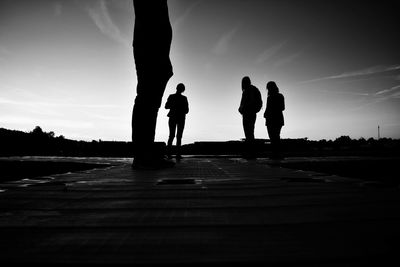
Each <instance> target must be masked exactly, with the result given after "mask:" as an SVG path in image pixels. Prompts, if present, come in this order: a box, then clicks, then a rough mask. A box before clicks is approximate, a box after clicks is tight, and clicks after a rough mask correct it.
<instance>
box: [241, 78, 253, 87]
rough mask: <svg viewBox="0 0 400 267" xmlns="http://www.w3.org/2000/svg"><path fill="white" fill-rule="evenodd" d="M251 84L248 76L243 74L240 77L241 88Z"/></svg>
mask: <svg viewBox="0 0 400 267" xmlns="http://www.w3.org/2000/svg"><path fill="white" fill-rule="evenodd" d="M250 85H251V81H250V78H249V76H245V77H243V79H242V90H244V89H245V88H247V87H249V86H250Z"/></svg>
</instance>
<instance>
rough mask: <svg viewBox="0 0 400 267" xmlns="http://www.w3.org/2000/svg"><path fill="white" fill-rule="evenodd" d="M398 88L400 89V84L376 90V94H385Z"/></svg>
mask: <svg viewBox="0 0 400 267" xmlns="http://www.w3.org/2000/svg"><path fill="white" fill-rule="evenodd" d="M398 89H400V85H396V86H393V87H392V88H389V89H385V90H381V91H379V92H376V93H375V95H384V94H387V93H391V92H393V91H396V90H398Z"/></svg>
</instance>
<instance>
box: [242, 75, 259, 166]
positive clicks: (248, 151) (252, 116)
mask: <svg viewBox="0 0 400 267" xmlns="http://www.w3.org/2000/svg"><path fill="white" fill-rule="evenodd" d="M261 108H262V99H261V93H260V91H259V90H258V88H257V87H255V86H254V85H252V84H251V80H250V78H249V77H248V76H245V77H243V79H242V99H241V101H240V106H239V113H240V114H242V123H243V130H244V134H245V137H246V139H245V152H244V157H245V158H248V159H253V158H255V155H254V154H255V153H254V141H255V138H254V126H255V123H256V119H257V113H258V112H259V111H260V110H261Z"/></svg>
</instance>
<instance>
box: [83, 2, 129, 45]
mask: <svg viewBox="0 0 400 267" xmlns="http://www.w3.org/2000/svg"><path fill="white" fill-rule="evenodd" d="M87 12H88V14H89V16H90V18H91V19H92V20H93V22H94V23H95V24H96V26H97V28H99V30H100V31H101V32H102V33H103V34H104V35H106V36H108V37H109V38H111V39H113V40H115V41H117V42H119V43H121V44H123V45H126V46H129V41H128V40H127V39H126V38H125V37H124V36H123V35H122V33H121V31H120V29H119V28H118V26H117V25H116V24H115V23H114V21H113V20H112V18H111V15H110V12H109V9H108V7H107V3H106V1H105V0H99V1H95V2H94V6H91V7H88V8H87Z"/></svg>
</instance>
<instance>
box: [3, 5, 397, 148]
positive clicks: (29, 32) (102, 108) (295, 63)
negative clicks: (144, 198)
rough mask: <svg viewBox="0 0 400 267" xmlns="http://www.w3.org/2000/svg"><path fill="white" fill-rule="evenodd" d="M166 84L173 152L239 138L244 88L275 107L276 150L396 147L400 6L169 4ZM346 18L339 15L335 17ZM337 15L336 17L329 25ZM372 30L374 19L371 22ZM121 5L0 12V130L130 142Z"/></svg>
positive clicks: (131, 83)
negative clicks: (174, 112)
mask: <svg viewBox="0 0 400 267" xmlns="http://www.w3.org/2000/svg"><path fill="white" fill-rule="evenodd" d="M168 3H169V12H170V19H171V24H172V26H173V43H172V48H171V61H172V64H173V67H174V76H173V77H172V78H171V79H170V81H169V83H168V85H167V89H166V91H165V95H164V98H163V102H162V106H161V108H160V111H159V116H158V123H157V134H156V141H164V142H166V141H167V139H168V118H167V110H165V109H164V105H165V101H166V99H167V97H168V95H169V94H172V93H174V92H175V87H176V85H177V84H178V83H180V82H182V83H184V84H185V85H186V91H185V93H184V94H185V95H186V96H187V97H188V100H189V108H190V112H189V114H188V116H187V122H186V127H185V131H184V134H183V140H182V142H183V144H187V143H193V142H196V141H228V140H240V139H242V138H244V133H243V128H242V121H241V116H240V114H239V113H238V111H237V109H238V106H239V102H240V97H241V87H240V86H241V79H242V77H243V76H250V78H251V80H252V83H253V84H254V85H255V86H256V87H258V88H259V90H260V92H261V94H262V97H263V102H264V106H263V109H262V111H261V112H260V113H258V116H257V122H256V130H255V135H256V138H260V139H267V138H268V135H267V131H266V127H265V125H264V119H263V116H262V115H263V112H264V109H265V102H266V90H265V85H266V83H267V82H268V81H270V80H274V81H276V83H277V85H278V87H279V88H280V91H281V92H282V93H283V95H284V96H285V101H286V111H285V112H284V116H285V126H284V127H283V129H282V138H305V137H307V138H308V139H310V140H320V139H335V138H337V137H340V136H342V135H348V136H350V137H351V138H354V139H358V138H361V137H363V138H366V139H368V138H370V137H374V138H376V137H377V127H378V125H379V126H380V130H381V137H390V138H400V120H399V119H400V117H399V114H400V105H399V100H400V53H399V50H398V47H400V40H399V38H398V29H397V20H396V18H397V15H396V14H397V13H398V11H400V10H399V4H396V3H395V4H389V3H390V2H387V3H386V2H385V1H383V2H382V3H381V4H379V5H378V4H370V3H365V4H364V5H359V4H356V3H353V4H352V3H348V2H345V1H331V2H327V1H313V0H310V1H309V2H306V3H304V4H303V5H301V6H299V5H296V3H297V2H296V1H265V0H263V1H261V0H252V1H238V0H229V1H228V0H219V1H201V0H199V1H194V0H169V1H168ZM344 7H346V8H344ZM338 12H340V16H339V15H338ZM371 18H373V19H371ZM133 21H134V12H133V7H132V2H131V0H121V1H113V0H109V1H106V0H90V1H67V0H53V1H50V0H46V1H45V0H36V1H28V0H24V1H22V0H16V1H2V2H1V3H0V127H2V128H8V129H15V130H22V131H32V130H33V128H34V127H35V126H40V127H41V128H42V129H43V130H44V131H47V132H48V131H53V132H55V134H56V135H63V136H65V137H66V138H69V139H76V140H86V141H91V140H99V139H101V140H107V141H130V135H131V128H130V127H131V126H130V121H131V111H132V105H133V101H134V97H135V88H136V74H135V65H134V61H133V53H132V47H131V43H132V32H133Z"/></svg>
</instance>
